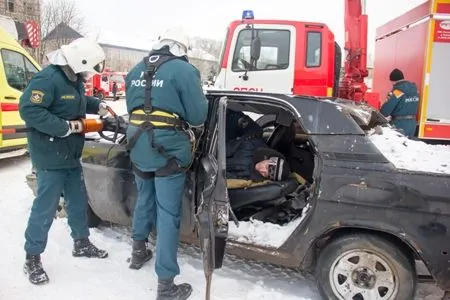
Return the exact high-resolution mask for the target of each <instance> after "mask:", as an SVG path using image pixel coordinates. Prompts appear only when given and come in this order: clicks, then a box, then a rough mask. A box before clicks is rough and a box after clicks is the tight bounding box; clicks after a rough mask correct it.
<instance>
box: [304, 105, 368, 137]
mask: <svg viewBox="0 0 450 300" xmlns="http://www.w3.org/2000/svg"><path fill="white" fill-rule="evenodd" d="M295 107H296V108H297V110H298V112H299V113H300V115H301V120H302V124H303V126H304V127H305V129H306V131H307V133H308V134H327V135H333V134H357V135H364V134H365V133H364V131H363V130H362V129H361V127H360V126H359V125H358V124H357V123H356V122H355V120H354V119H353V118H352V117H351V116H350V115H348V114H346V113H345V112H344V110H343V109H342V108H341V107H339V105H337V104H334V103H332V102H331V101H327V100H307V99H299V100H298V101H295Z"/></svg>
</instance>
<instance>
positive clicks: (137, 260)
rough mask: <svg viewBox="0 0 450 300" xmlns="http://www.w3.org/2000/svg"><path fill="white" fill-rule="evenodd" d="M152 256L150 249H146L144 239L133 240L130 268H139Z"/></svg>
mask: <svg viewBox="0 0 450 300" xmlns="http://www.w3.org/2000/svg"><path fill="white" fill-rule="evenodd" d="M152 257H153V253H152V251H151V250H150V249H147V244H146V242H145V241H133V249H132V251H131V259H130V262H131V263H130V269H135V270H139V269H140V268H141V267H142V266H143V265H144V264H145V263H146V262H147V261H149V260H150V259H152Z"/></svg>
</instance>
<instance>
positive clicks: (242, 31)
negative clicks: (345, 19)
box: [215, 11, 341, 96]
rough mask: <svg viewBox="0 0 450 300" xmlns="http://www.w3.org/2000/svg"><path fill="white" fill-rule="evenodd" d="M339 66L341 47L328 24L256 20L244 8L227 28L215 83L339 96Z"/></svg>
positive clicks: (235, 87)
mask: <svg viewBox="0 0 450 300" xmlns="http://www.w3.org/2000/svg"><path fill="white" fill-rule="evenodd" d="M340 68H341V50H340V47H339V46H338V45H337V43H336V42H335V39H334V34H333V32H332V31H331V30H330V28H329V27H328V26H327V25H326V24H323V23H311V22H299V21H286V20H255V19H254V15H253V12H252V11H244V13H243V16H242V20H239V21H234V22H232V23H231V24H230V26H229V27H228V30H227V35H226V39H225V43H224V47H223V49H222V55H221V58H220V72H219V74H218V76H217V79H216V82H215V88H218V89H227V90H235V91H259V92H269V93H270V92H277V93H284V94H303V95H314V96H336V95H337V94H338V88H339V77H340Z"/></svg>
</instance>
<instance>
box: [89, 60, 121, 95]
mask: <svg viewBox="0 0 450 300" xmlns="http://www.w3.org/2000/svg"><path fill="white" fill-rule="evenodd" d="M114 83H116V86H117V92H116V99H117V98H119V97H125V79H124V74H123V72H115V71H112V70H111V69H108V68H105V70H104V71H103V73H102V74H96V75H94V76H93V77H92V78H91V80H90V81H88V82H86V83H85V87H86V95H88V96H95V97H98V98H99V99H100V100H103V99H105V98H113V97H114V95H113V85H114Z"/></svg>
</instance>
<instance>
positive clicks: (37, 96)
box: [30, 90, 45, 104]
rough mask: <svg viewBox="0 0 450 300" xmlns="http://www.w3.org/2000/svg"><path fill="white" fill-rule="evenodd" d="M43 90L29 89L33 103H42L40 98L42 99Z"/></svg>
mask: <svg viewBox="0 0 450 300" xmlns="http://www.w3.org/2000/svg"><path fill="white" fill-rule="evenodd" d="M44 95H45V94H44V92H42V91H38V90H32V91H31V97H30V101H31V102H33V103H37V104H39V103H42V100H43V99H44Z"/></svg>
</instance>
